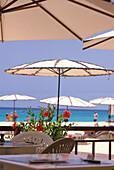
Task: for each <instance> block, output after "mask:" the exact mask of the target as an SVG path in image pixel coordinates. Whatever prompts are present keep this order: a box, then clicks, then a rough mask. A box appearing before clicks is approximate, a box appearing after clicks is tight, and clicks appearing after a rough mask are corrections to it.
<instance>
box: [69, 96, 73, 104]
mask: <svg viewBox="0 0 114 170" xmlns="http://www.w3.org/2000/svg"><path fill="white" fill-rule="evenodd" d="M68 98H69V100H70V103H71V105H73V104H72V100H71V98H70V97H69V96H68Z"/></svg>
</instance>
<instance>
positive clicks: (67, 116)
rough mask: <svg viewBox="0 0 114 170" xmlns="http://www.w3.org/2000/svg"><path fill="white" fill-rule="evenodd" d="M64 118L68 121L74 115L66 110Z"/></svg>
mask: <svg viewBox="0 0 114 170" xmlns="http://www.w3.org/2000/svg"><path fill="white" fill-rule="evenodd" d="M63 113H64V114H63V117H64V118H65V119H68V118H69V117H70V115H71V114H72V113H70V112H68V111H67V110H64V111H63Z"/></svg>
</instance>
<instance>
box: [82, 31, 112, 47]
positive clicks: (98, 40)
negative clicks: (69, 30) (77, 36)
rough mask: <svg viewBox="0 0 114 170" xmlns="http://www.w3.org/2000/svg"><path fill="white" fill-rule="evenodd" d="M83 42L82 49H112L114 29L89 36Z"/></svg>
mask: <svg viewBox="0 0 114 170" xmlns="http://www.w3.org/2000/svg"><path fill="white" fill-rule="evenodd" d="M83 42H84V47H83V50H85V49H88V48H92V49H107V50H114V30H113V31H110V32H107V33H105V34H101V35H98V36H96V37H93V38H89V39H87V40H85V41H83Z"/></svg>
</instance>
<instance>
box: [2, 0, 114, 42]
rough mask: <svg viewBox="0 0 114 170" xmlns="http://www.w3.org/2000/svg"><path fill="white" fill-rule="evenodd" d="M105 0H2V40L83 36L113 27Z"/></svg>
mask: <svg viewBox="0 0 114 170" xmlns="http://www.w3.org/2000/svg"><path fill="white" fill-rule="evenodd" d="M113 17H114V5H113V3H112V2H108V1H103V0H0V41H2V42H3V41H15V40H41V39H45V40H46V39H47V40H49V39H80V40H82V39H84V38H86V37H88V36H90V35H93V34H96V33H99V32H102V31H105V30H108V29H112V28H113V26H114V25H113V24H114V23H113Z"/></svg>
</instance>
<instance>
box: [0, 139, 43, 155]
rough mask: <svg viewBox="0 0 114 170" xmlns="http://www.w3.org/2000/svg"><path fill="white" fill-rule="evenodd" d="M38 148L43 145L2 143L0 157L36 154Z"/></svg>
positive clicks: (16, 142)
mask: <svg viewBox="0 0 114 170" xmlns="http://www.w3.org/2000/svg"><path fill="white" fill-rule="evenodd" d="M37 147H41V145H40V144H34V143H32V142H29V143H27V142H18V141H11V140H10V141H5V142H0V155H11V154H35V153H36V148H37Z"/></svg>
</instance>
